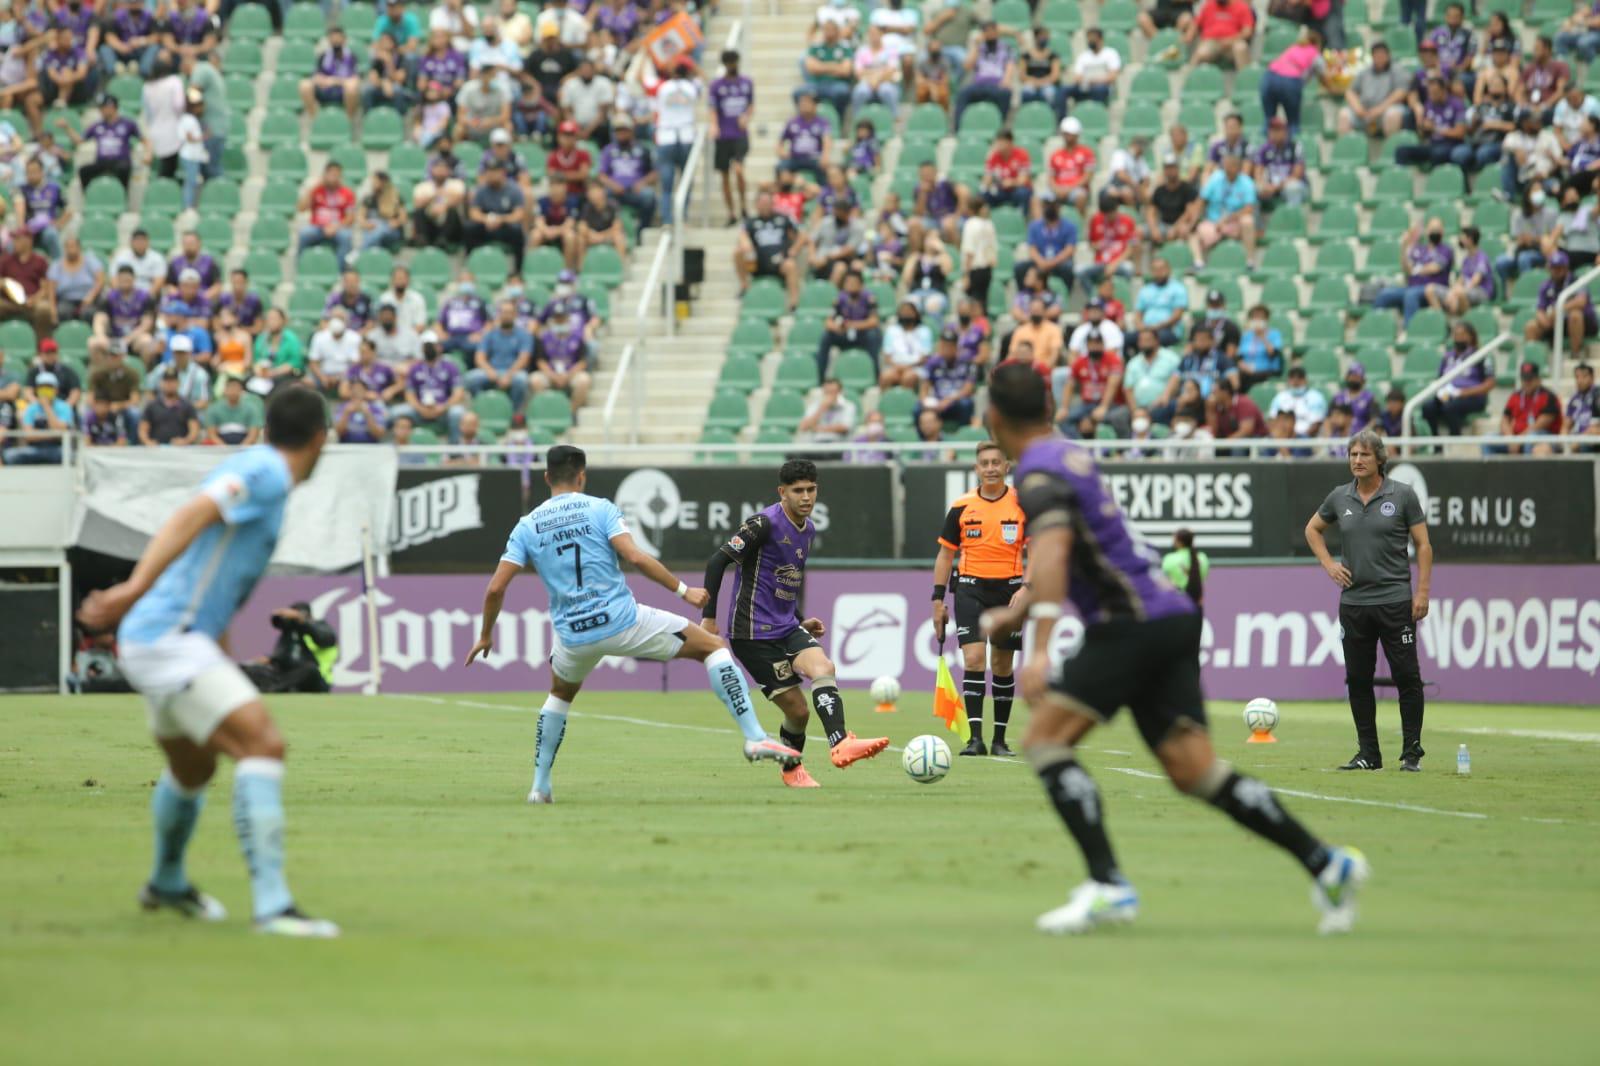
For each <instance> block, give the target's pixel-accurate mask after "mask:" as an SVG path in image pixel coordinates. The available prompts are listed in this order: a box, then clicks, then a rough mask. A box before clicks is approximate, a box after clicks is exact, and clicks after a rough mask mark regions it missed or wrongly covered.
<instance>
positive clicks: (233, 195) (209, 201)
mask: <svg viewBox="0 0 1600 1066" xmlns="http://www.w3.org/2000/svg"><path fill="white" fill-rule="evenodd" d="M243 203H244V197H243V194H242V193H241V192H240V190H239V183H238V182H237V181H234V180H233V179H232V178H213V179H212V180H210V181H208V182H206V183H205V184H204V185H202V186H200V211H201V213H203V214H207V215H221V216H223V217H225V218H229V219H232V218H233V217H235V216H237V215H238V214H239V211H240V208H241V207H242V206H243Z"/></svg>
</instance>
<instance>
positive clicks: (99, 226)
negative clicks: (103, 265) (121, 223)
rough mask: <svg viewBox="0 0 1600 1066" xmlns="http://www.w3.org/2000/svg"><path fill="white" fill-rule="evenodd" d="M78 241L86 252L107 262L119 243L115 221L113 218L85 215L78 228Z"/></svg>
mask: <svg viewBox="0 0 1600 1066" xmlns="http://www.w3.org/2000/svg"><path fill="white" fill-rule="evenodd" d="M78 239H79V240H80V241H82V242H83V247H84V248H85V249H86V250H88V251H91V252H94V253H95V254H96V255H98V256H99V257H100V258H101V259H102V260H105V261H107V262H109V261H110V259H111V255H112V253H113V252H115V251H116V249H117V244H118V241H119V236H118V232H117V221H116V219H114V218H102V217H97V216H94V215H85V216H84V219H83V223H82V224H81V225H80V226H79V227H78Z"/></svg>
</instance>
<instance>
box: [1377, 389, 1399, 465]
mask: <svg viewBox="0 0 1600 1066" xmlns="http://www.w3.org/2000/svg"><path fill="white" fill-rule="evenodd" d="M1405 412H1406V393H1405V390H1404V389H1402V388H1401V387H1400V386H1398V385H1390V386H1389V391H1388V392H1387V393H1385V394H1384V397H1383V410H1381V411H1379V412H1378V431H1379V432H1380V433H1382V434H1383V435H1384V436H1385V437H1390V438H1394V437H1399V436H1402V435H1403V433H1402V423H1401V419H1403V418H1404V417H1405ZM1391 454H1395V453H1393V452H1391Z"/></svg>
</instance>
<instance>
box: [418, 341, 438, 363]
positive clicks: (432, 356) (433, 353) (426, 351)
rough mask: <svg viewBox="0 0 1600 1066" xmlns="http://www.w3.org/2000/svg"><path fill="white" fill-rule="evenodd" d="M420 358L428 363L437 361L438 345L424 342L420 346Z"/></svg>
mask: <svg viewBox="0 0 1600 1066" xmlns="http://www.w3.org/2000/svg"><path fill="white" fill-rule="evenodd" d="M422 358H424V359H426V360H427V361H428V362H430V363H433V362H437V361H438V359H439V346H438V345H437V344H424V345H423V346H422Z"/></svg>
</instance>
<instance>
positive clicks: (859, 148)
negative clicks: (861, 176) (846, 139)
mask: <svg viewBox="0 0 1600 1066" xmlns="http://www.w3.org/2000/svg"><path fill="white" fill-rule="evenodd" d="M849 164H850V166H852V167H854V168H855V169H857V170H877V169H878V142H877V139H876V138H873V137H864V138H862V139H861V140H859V141H856V142H855V143H854V144H852V145H851V146H850V160H849Z"/></svg>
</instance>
